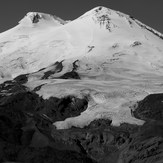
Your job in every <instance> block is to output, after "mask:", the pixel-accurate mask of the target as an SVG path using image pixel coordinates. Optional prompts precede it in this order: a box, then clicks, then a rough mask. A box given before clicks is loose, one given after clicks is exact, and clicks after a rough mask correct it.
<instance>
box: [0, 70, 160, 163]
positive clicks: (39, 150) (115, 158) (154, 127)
mask: <svg viewBox="0 0 163 163" xmlns="http://www.w3.org/2000/svg"><path fill="white" fill-rule="evenodd" d="M76 68H77V67H76ZM26 80H27V79H26V75H25V76H20V77H17V78H15V79H14V80H13V81H7V82H5V83H3V84H1V85H0V93H1V94H0V131H1V132H0V162H7V161H14V162H27V163H29V162H34V163H35V162H36V163H37V162H46V163H53V162H58V163H60V162H61V163H62V162H63V163H69V162H74V163H91V162H99V163H107V162H109V163H119V162H121V163H161V162H162V161H163V122H162V110H163V109H162V108H163V106H162V101H163V94H152V95H149V96H147V97H146V98H145V99H143V100H142V101H140V102H138V104H137V106H136V108H135V111H134V112H133V114H134V115H135V116H136V117H137V118H140V119H143V120H146V123H145V124H144V125H143V126H137V125H130V124H122V125H121V126H119V127H114V126H111V120H107V119H99V120H95V121H93V122H91V123H90V124H89V125H88V126H86V127H84V128H77V127H72V128H70V129H66V130H56V128H55V127H54V126H53V125H52V123H53V122H55V121H62V120H65V119H66V118H68V117H74V116H78V115H79V114H80V113H81V112H83V111H84V110H86V108H87V105H88V99H87V98H83V99H79V98H77V97H74V96H67V97H64V98H61V99H60V98H57V97H50V98H49V99H46V100H44V99H43V98H42V97H39V96H38V95H37V94H36V93H35V91H37V89H39V88H35V89H34V90H33V91H29V90H28V88H26V87H25V86H23V85H22V83H24V82H26Z"/></svg>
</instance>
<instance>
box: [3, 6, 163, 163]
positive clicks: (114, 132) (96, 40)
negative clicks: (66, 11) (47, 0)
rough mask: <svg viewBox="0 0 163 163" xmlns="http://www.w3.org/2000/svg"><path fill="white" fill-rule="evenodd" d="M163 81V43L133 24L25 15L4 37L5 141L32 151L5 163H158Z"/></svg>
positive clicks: (101, 16) (100, 10)
mask: <svg viewBox="0 0 163 163" xmlns="http://www.w3.org/2000/svg"><path fill="white" fill-rule="evenodd" d="M162 74H163V35H162V34H161V33H159V32H158V31H156V30H154V29H152V28H150V27H149V26H147V25H145V24H143V23H141V22H140V21H138V20H136V19H135V18H133V17H132V16H129V15H126V14H123V13H121V12H119V11H114V10H111V9H108V8H105V7H96V8H94V9H92V10H90V11H88V12H86V13H85V14H83V15H82V16H80V17H79V18H77V19H75V20H72V21H64V20H62V19H61V18H59V17H57V16H52V15H49V14H44V13H38V12H29V13H27V15H26V16H25V17H24V18H23V19H22V20H20V21H19V24H18V25H17V26H16V27H14V28H12V29H10V30H8V31H6V32H3V33H0V83H1V85H0V88H1V91H0V97H1V99H0V122H1V125H0V129H1V131H3V132H2V133H1V134H0V140H1V139H2V140H3V146H5V143H6V142H7V143H8V142H9V144H10V145H11V146H12V144H13V143H16V145H17V148H18V149H19V148H20V149H19V150H21V149H22V148H24V147H26V148H27V146H28V145H30V149H29V148H28V149H26V151H23V152H22V153H21V154H20V153H19V150H18V152H17V153H16V152H15V153H14V154H15V155H16V156H14V157H12V156H10V157H9V156H8V158H10V159H9V160H7V156H6V155H5V152H2V153H3V154H2V157H1V156H0V160H2V162H5V161H22V160H23V159H25V158H26V157H25V152H27V153H28V154H29V155H30V154H31V152H32V150H37V151H35V152H36V153H35V154H33V155H32V156H31V157H30V158H27V160H26V161H27V162H30V161H31V160H30V159H32V157H33V158H36V157H37V158H38V159H39V158H40V157H41V153H44V151H46V152H50V151H51V152H52V153H53V152H54V153H55V156H53V157H51V158H48V159H50V160H48V161H49V162H50V161H54V160H55V161H56V162H57V161H58V162H66V161H65V160H66V159H63V158H64V157H68V156H67V155H71V156H72V159H74V162H82V161H83V160H84V162H101V163H104V162H111V163H129V162H130V163H138V162H139V163H146V162H148V163H149V162H150V163H161V162H160V160H161V158H163V153H162V148H161V147H162V146H163V138H162V136H163V134H162V132H163V131H161V130H162V127H163V126H162V120H163V111H162V110H163V108H162V107H163V105H162V101H163V96H162V94H161V93H162V90H163V84H162V78H163V75H162ZM151 94H152V95H151ZM12 122H13V124H12V125H11V124H10V123H12ZM6 128H7V129H6ZM154 128H156V131H155V129H154ZM6 130H7V131H6ZM138 131H139V132H138ZM17 133H18V134H17ZM148 133H150V134H149V135H148ZM10 134H11V135H12V134H13V136H5V135H10ZM147 135H148V137H147V138H146V136H147ZM49 137H50V138H49ZM136 138H137V139H136ZM139 139H141V141H140V140H139ZM40 144H41V145H40ZM136 144H138V145H136ZM53 146H60V147H55V149H54V148H53ZM139 146H141V149H139V148H140V147H139ZM34 147H37V148H41V147H46V148H43V149H42V150H41V151H39V149H35V148H34ZM31 148H32V149H31ZM33 148H34V149H33ZM51 148H52V149H51ZM56 148H57V149H56ZM69 149H71V152H70V151H69ZM0 150H3V147H2V148H0ZM14 150H15V148H14ZM63 151H64V152H63ZM67 151H69V153H68V154H67ZM128 151H130V152H128ZM146 151H147V152H146ZM54 153H53V154H54ZM56 155H62V156H63V158H62V159H63V160H62V159H61V158H60V157H56ZM14 158H15V160H14ZM16 158H17V159H16ZM75 158H78V159H75ZM42 159H43V158H42ZM69 159H70V158H69ZM23 161H24V160H23ZM46 161H47V160H46ZM46 161H45V162H46ZM48 161H47V162H48ZM67 161H69V162H71V159H70V160H67ZM36 162H37V161H36Z"/></svg>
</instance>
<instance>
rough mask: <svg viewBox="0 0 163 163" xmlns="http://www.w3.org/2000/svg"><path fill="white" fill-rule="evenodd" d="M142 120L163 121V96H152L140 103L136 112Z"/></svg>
mask: <svg viewBox="0 0 163 163" xmlns="http://www.w3.org/2000/svg"><path fill="white" fill-rule="evenodd" d="M134 113H135V116H138V117H139V118H140V119H145V120H147V119H151V120H157V121H162V120H163V94H151V95H149V96H147V97H146V98H145V99H143V100H142V101H140V102H138V107H137V109H136V111H135V112H134Z"/></svg>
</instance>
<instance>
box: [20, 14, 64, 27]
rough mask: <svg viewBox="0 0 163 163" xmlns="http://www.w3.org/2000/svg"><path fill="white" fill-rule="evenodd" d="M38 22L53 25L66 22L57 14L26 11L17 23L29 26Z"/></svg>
mask: <svg viewBox="0 0 163 163" xmlns="http://www.w3.org/2000/svg"><path fill="white" fill-rule="evenodd" d="M40 23H48V24H55V25H63V24H66V22H65V21H64V20H62V19H61V18H59V17H57V16H54V15H50V14H45V13H40V12H28V13H27V14H26V15H25V17H24V18H23V19H22V20H20V22H19V24H21V25H25V26H31V25H35V24H40Z"/></svg>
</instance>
